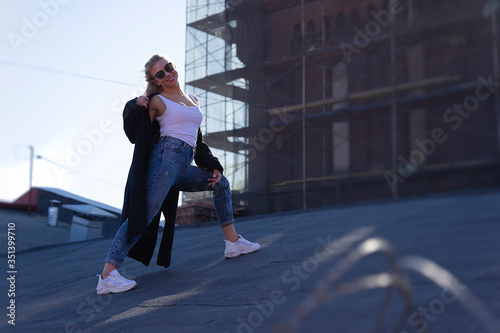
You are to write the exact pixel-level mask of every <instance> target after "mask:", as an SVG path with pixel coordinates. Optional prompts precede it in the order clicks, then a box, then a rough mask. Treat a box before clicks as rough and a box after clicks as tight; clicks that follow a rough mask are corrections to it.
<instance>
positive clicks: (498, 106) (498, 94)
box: [491, 7, 500, 152]
mask: <svg viewBox="0 0 500 333" xmlns="http://www.w3.org/2000/svg"><path fill="white" fill-rule="evenodd" d="M497 13H498V7H495V10H494V11H493V13H491V38H492V41H491V46H492V57H493V77H494V81H495V82H498V80H499V79H500V69H499V64H498V18H497ZM495 114H496V118H497V149H498V151H499V152H500V91H498V89H496V90H495Z"/></svg>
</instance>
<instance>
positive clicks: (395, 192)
mask: <svg viewBox="0 0 500 333" xmlns="http://www.w3.org/2000/svg"><path fill="white" fill-rule="evenodd" d="M390 1H391V6H392V5H393V4H394V0H390ZM390 43H391V47H390V52H391V55H390V57H391V86H392V100H391V150H392V170H393V172H394V173H395V174H396V173H397V169H398V157H397V154H398V138H397V135H398V130H397V124H398V113H397V111H398V105H397V99H396V19H395V18H394V17H392V19H391V41H390ZM392 197H393V199H397V198H398V184H397V183H396V184H395V186H394V188H393V190H392Z"/></svg>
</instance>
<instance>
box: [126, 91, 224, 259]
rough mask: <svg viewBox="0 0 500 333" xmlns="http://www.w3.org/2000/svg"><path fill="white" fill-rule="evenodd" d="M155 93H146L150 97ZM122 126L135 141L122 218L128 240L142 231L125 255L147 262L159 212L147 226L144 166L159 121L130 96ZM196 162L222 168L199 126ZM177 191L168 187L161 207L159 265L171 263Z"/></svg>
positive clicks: (152, 247) (157, 130) (158, 132)
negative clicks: (162, 216) (151, 118)
mask: <svg viewBox="0 0 500 333" xmlns="http://www.w3.org/2000/svg"><path fill="white" fill-rule="evenodd" d="M154 95H156V94H152V95H150V96H148V97H149V98H152V97H153V96H154ZM123 128H124V130H125V134H126V135H127V137H128V139H129V140H130V142H131V143H133V144H135V147H134V155H133V158H132V164H131V166H130V170H129V173H128V178H127V185H126V187H125V199H124V201H123V210H122V215H121V222H122V223H123V222H124V221H125V220H126V219H128V240H129V241H130V240H131V239H132V238H133V237H135V236H137V235H142V236H141V238H140V239H139V241H138V242H137V243H136V244H135V245H134V246H133V247H132V249H131V250H130V251H129V253H128V257H130V258H133V259H135V260H138V261H140V262H142V263H143V264H144V265H146V266H148V265H149V263H150V261H151V258H152V256H153V252H154V249H155V246H156V239H157V235H158V226H159V222H160V212H158V214H157V215H156V217H155V218H154V219H153V221H152V222H151V224H149V226H148V223H147V222H148V221H147V211H146V210H147V208H146V207H147V206H146V188H147V175H146V173H147V169H148V165H149V155H150V153H151V150H152V149H153V147H154V145H155V144H156V142H158V139H159V137H160V125H159V124H158V122H157V121H156V120H155V121H153V123H152V124H151V120H150V117H149V110H148V109H147V108H144V107H141V106H138V105H137V104H136V99H135V98H134V99H133V100H130V101H128V102H127V104H126V105H125V109H124V110H123ZM194 160H195V163H196V165H198V166H199V167H200V168H204V169H207V170H214V169H217V170H219V171H220V172H221V173H222V172H223V168H222V165H221V164H220V163H219V160H218V159H217V158H216V157H214V156H213V155H212V152H211V151H210V148H209V147H208V146H207V145H206V143H205V142H203V138H202V134H201V130H200V129H198V138H197V142H196V154H195V158H194ZM178 199H179V192H178V191H175V190H171V191H169V193H168V194H167V195H166V198H165V201H164V202H163V205H162V208H161V211H162V212H163V215H164V216H165V228H164V230H163V236H162V240H161V244H160V249H159V252H158V260H157V264H158V265H160V266H164V267H168V266H170V259H171V252H172V243H173V239H174V227H175V217H176V214H177V202H178Z"/></svg>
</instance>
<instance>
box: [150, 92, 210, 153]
mask: <svg viewBox="0 0 500 333" xmlns="http://www.w3.org/2000/svg"><path fill="white" fill-rule="evenodd" d="M158 96H159V97H160V99H161V100H162V101H163V103H164V104H165V106H166V109H165V112H164V113H163V114H162V115H161V116H159V117H155V119H156V120H157V121H158V123H159V124H160V136H171V137H174V138H177V139H179V140H182V141H184V142H186V143H187V144H188V145H190V146H191V147H195V146H196V139H197V138H198V128H200V125H201V122H202V121H203V113H202V112H201V109H200V107H199V106H198V105H196V106H186V105H182V104H179V103H176V102H173V101H171V100H169V99H168V98H165V97H164V96H162V95H158ZM189 97H190V98H191V99H192V100H193V102H194V101H195V99H194V97H193V95H191V94H189Z"/></svg>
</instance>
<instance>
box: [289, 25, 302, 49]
mask: <svg viewBox="0 0 500 333" xmlns="http://www.w3.org/2000/svg"><path fill="white" fill-rule="evenodd" d="M301 47H302V30H301V28H300V24H298V23H297V24H296V25H294V27H293V38H292V45H291V53H292V54H294V53H297V52H298V51H299V50H300V49H301Z"/></svg>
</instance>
